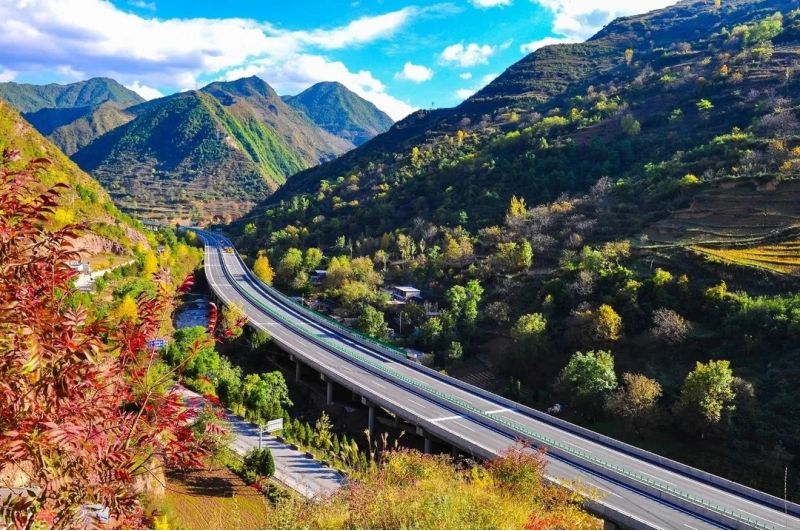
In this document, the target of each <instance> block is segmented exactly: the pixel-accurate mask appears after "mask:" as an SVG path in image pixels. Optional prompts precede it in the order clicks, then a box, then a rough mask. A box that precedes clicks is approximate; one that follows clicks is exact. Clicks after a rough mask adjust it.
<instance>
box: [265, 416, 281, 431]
mask: <svg viewBox="0 0 800 531" xmlns="http://www.w3.org/2000/svg"><path fill="white" fill-rule="evenodd" d="M282 429H283V419H275V420H270V421H269V422H267V433H272V432H273V431H281V430H282Z"/></svg>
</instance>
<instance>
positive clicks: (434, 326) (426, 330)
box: [421, 317, 444, 350]
mask: <svg viewBox="0 0 800 531" xmlns="http://www.w3.org/2000/svg"><path fill="white" fill-rule="evenodd" d="M443 332H444V326H443V325H442V320H441V319H440V318H439V317H431V318H430V319H428V322H426V323H425V324H424V325H422V334H421V336H422V341H423V343H424V344H425V346H426V347H427V348H429V349H431V350H436V347H437V346H438V345H439V342H440V340H441V338H442V333H443Z"/></svg>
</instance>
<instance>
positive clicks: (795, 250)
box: [691, 240, 800, 275]
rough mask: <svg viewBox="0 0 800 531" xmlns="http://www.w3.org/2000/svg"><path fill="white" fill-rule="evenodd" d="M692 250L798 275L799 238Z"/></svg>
mask: <svg viewBox="0 0 800 531" xmlns="http://www.w3.org/2000/svg"><path fill="white" fill-rule="evenodd" d="M691 249H692V250H693V251H696V252H698V253H700V254H702V255H705V256H710V257H713V258H717V259H719V260H721V261H722V262H724V263H729V264H737V265H745V266H751V267H758V268H761V269H768V270H770V271H774V272H777V273H783V274H787V275H800V240H794V241H791V242H785V243H780V244H775V245H763V246H759V247H751V248H748V249H713V248H709V247H702V246H693V247H691Z"/></svg>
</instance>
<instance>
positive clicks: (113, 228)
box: [0, 99, 146, 255]
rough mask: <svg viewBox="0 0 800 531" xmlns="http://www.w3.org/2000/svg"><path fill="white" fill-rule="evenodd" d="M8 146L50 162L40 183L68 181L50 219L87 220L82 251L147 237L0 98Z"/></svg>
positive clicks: (107, 249)
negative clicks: (57, 206)
mask: <svg viewBox="0 0 800 531" xmlns="http://www.w3.org/2000/svg"><path fill="white" fill-rule="evenodd" d="M6 147H10V148H13V149H17V150H19V151H20V154H21V155H22V160H23V161H25V162H27V161H29V160H32V159H35V158H40V157H44V158H47V159H49V160H50V161H51V162H52V165H51V166H50V167H49V169H48V171H47V172H45V173H43V174H42V177H41V179H42V187H43V189H44V188H45V187H48V188H49V187H51V186H53V185H54V184H56V183H59V182H61V183H65V184H68V185H69V187H70V188H69V190H67V191H66V192H64V193H63V194H62V200H61V206H60V207H59V208H58V209H57V210H56V212H55V215H54V216H53V220H54V221H53V223H54V225H57V226H63V225H65V224H67V223H73V222H74V223H88V224H89V225H90V227H91V231H90V233H88V234H86V235H85V236H83V237H81V238H80V239H79V240H78V241H76V242H75V247H76V248H78V249H85V250H86V253H85V255H101V254H102V255H107V254H117V255H124V254H128V253H129V251H130V250H131V249H132V247H133V245H134V244H135V243H137V242H143V243H144V244H145V245H146V239H145V238H144V236H143V235H142V234H141V233H140V232H139V225H138V223H136V222H135V221H133V220H132V219H130V218H129V217H128V216H126V215H125V214H122V213H121V212H119V211H118V210H117V208H116V207H115V206H114V203H112V201H111V198H110V197H109V195H108V193H106V191H105V190H104V189H103V188H102V187H101V186H100V185H99V184H98V183H97V181H95V180H94V179H92V178H91V177H90V176H88V175H87V174H86V173H84V172H83V171H81V170H80V168H78V166H77V165H76V164H75V163H74V162H72V161H71V160H70V159H69V158H68V157H67V156H66V155H64V154H63V153H62V152H61V151H59V149H58V148H57V147H56V146H55V145H53V144H52V143H51V142H49V141H48V140H47V139H46V138H44V137H43V136H42V135H41V134H39V133H38V132H37V131H36V129H34V128H33V127H32V126H31V125H30V124H29V123H27V122H26V121H25V120H24V119H23V118H22V117H21V116H20V114H19V113H18V112H17V111H16V110H15V109H13V108H12V106H11V105H9V104H8V103H6V102H5V101H3V100H2V99H0V150H2V149H4V148H6Z"/></svg>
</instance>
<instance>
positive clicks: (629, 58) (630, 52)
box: [625, 48, 633, 65]
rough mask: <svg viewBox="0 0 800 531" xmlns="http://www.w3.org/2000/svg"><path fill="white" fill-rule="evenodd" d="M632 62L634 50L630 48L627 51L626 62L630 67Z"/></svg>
mask: <svg viewBox="0 0 800 531" xmlns="http://www.w3.org/2000/svg"><path fill="white" fill-rule="evenodd" d="M632 61H633V50H632V49H630V48H628V49H627V50H625V62H626V63H627V64H628V65H630V64H631V62H632Z"/></svg>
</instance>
